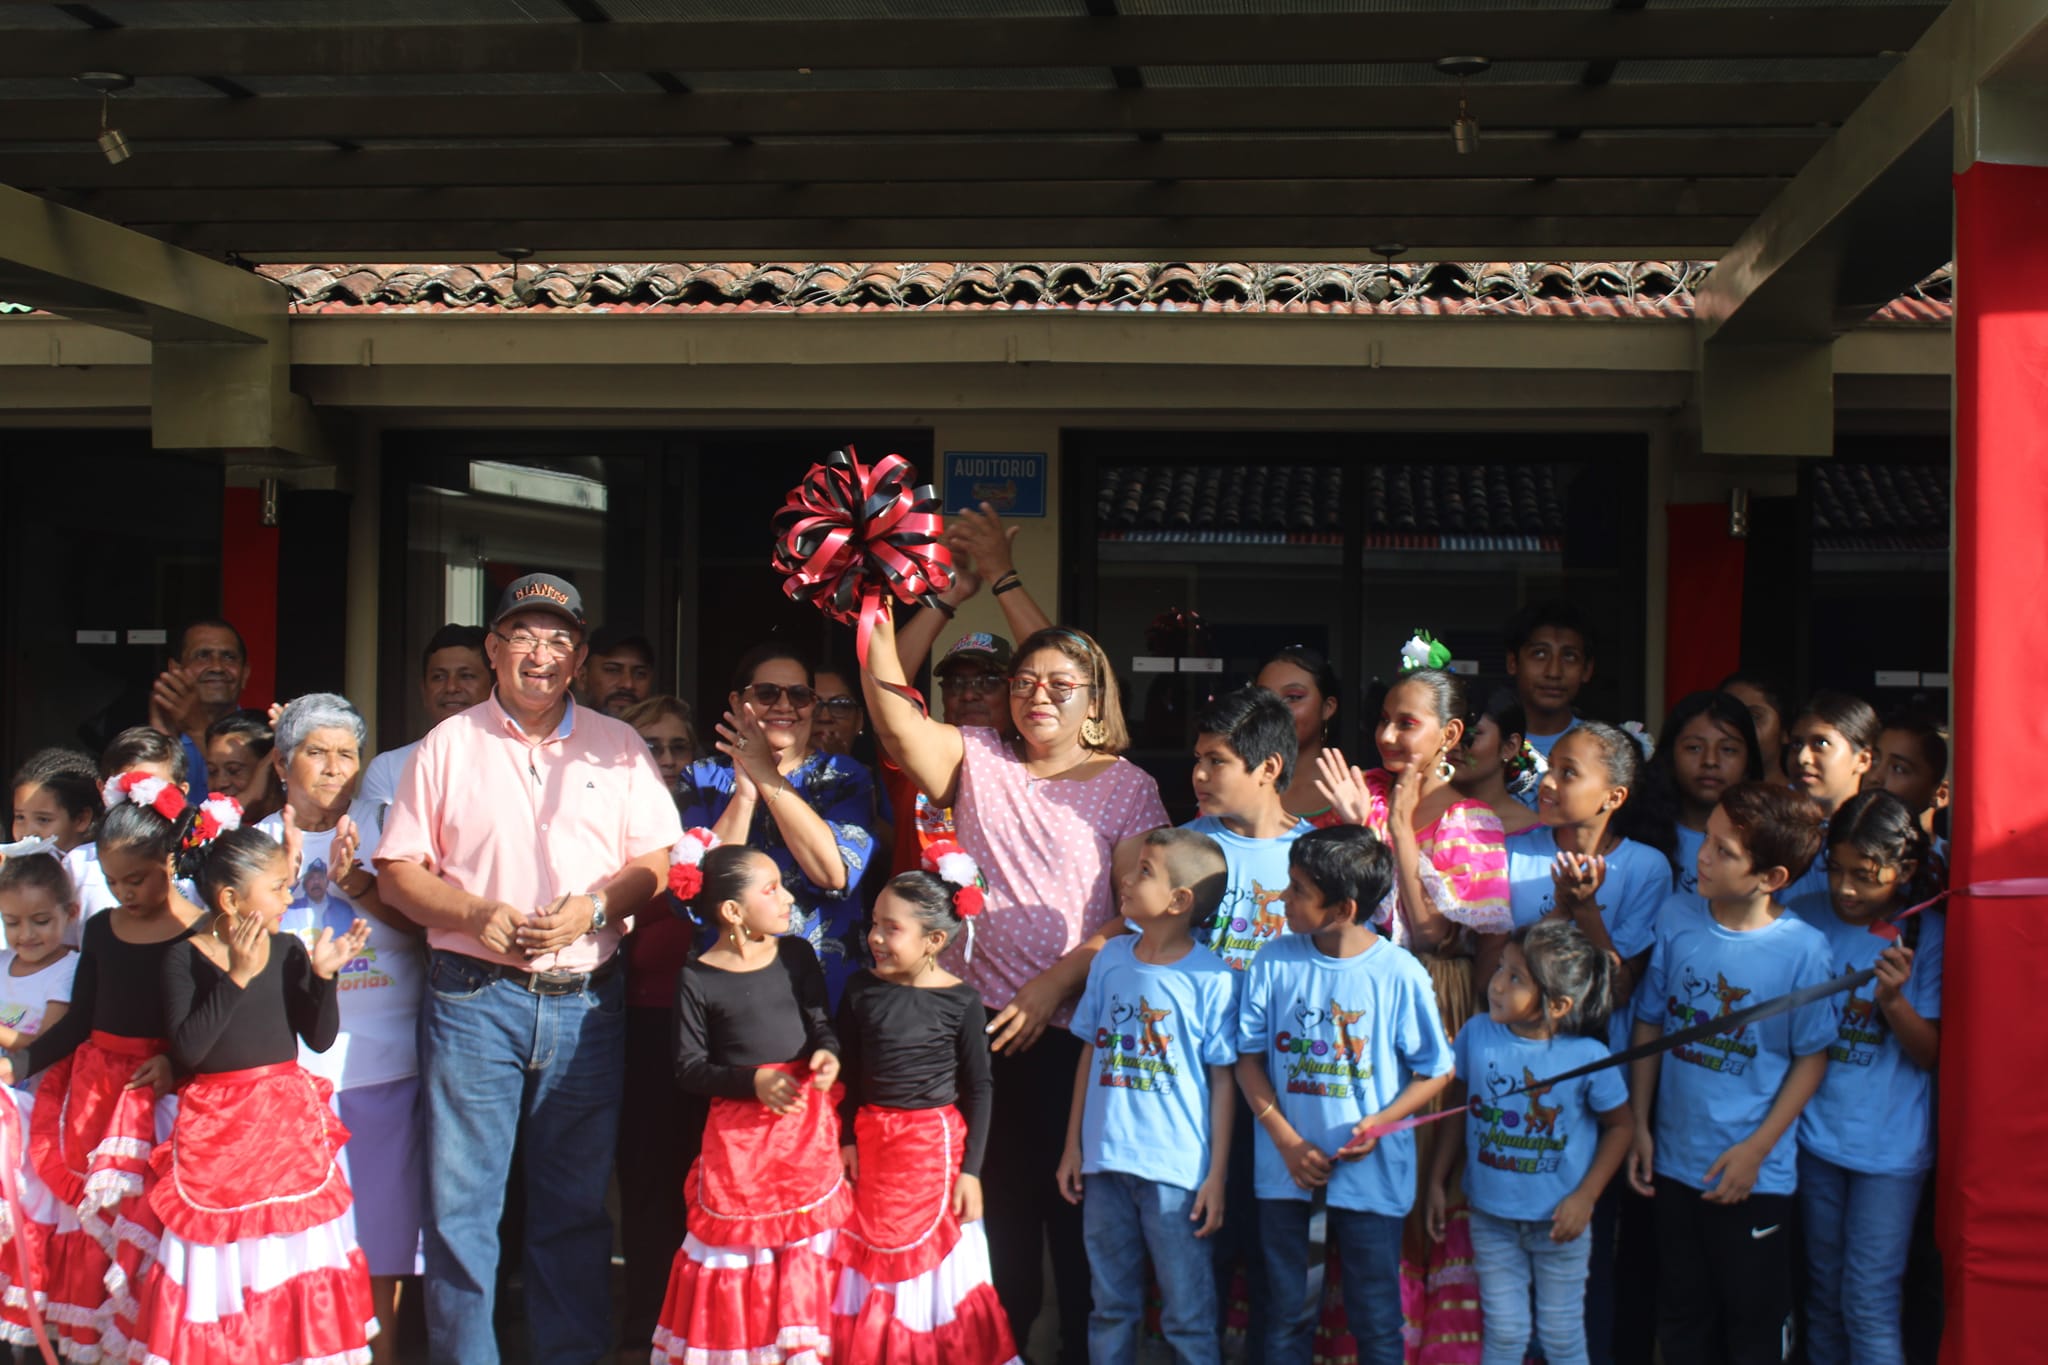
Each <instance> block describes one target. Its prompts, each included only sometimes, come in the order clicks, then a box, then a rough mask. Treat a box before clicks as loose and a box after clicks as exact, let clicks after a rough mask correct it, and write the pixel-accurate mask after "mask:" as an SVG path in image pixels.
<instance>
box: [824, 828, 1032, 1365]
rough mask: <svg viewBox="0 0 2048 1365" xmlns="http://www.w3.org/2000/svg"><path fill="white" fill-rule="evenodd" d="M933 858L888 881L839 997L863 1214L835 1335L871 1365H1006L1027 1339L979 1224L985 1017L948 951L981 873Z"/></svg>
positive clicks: (845, 1251) (851, 1238)
mask: <svg viewBox="0 0 2048 1365" xmlns="http://www.w3.org/2000/svg"><path fill="white" fill-rule="evenodd" d="M926 862H927V866H928V867H929V866H932V865H934V864H936V865H937V867H938V868H939V869H940V871H942V872H943V873H945V874H947V875H946V877H944V878H942V877H941V876H939V875H934V873H933V872H931V871H925V872H906V873H904V874H902V875H901V876H899V877H897V878H896V879H895V880H894V881H891V882H890V883H889V886H888V889H887V890H885V891H883V892H882V895H881V898H880V899H879V900H877V901H876V902H875V918H874V926H873V927H872V928H871V929H870V930H869V931H868V946H869V948H870V950H871V951H872V952H873V953H874V958H875V966H874V969H873V970H872V971H864V972H861V973H860V974H858V975H856V976H855V977H854V978H853V979H852V980H851V981H849V982H848V983H847V986H846V995H845V998H844V999H843V1000H842V1001H841V1002H840V1006H839V1038H840V1042H841V1044H842V1045H843V1047H844V1049H845V1051H844V1053H843V1056H844V1058H845V1064H846V1077H847V1099H846V1101H845V1103H844V1105H843V1106H842V1115H843V1116H845V1117H846V1118H847V1119H848V1120H849V1122H850V1126H851V1128H852V1131H853V1134H854V1142H853V1143H852V1144H851V1145H849V1146H847V1147H845V1148H844V1149H843V1155H844V1157H845V1160H846V1167H847V1170H848V1172H849V1173H851V1174H852V1175H853V1176H854V1187H853V1189H854V1211H853V1216H852V1218H850V1219H848V1220H847V1224H846V1226H845V1227H844V1228H843V1229H841V1231H840V1234H839V1238H838V1241H837V1242H836V1243H835V1246H834V1256H835V1257H836V1259H837V1260H838V1261H839V1262H840V1263H841V1264H842V1265H844V1266H845V1267H846V1271H845V1274H844V1275H843V1276H842V1277H841V1279H840V1281H839V1292H838V1297H837V1300H836V1301H835V1303H834V1305H833V1316H832V1345H833V1349H834V1351H835V1353H836V1354H837V1355H838V1357H839V1358H840V1359H841V1360H844V1361H858V1362H860V1365H936V1363H937V1362H941V1361H943V1362H945V1365H1005V1363H1006V1362H1009V1361H1014V1360H1016V1359H1017V1344H1016V1342H1015V1340H1014V1339H1013V1338H1012V1337H1011V1335H1010V1320H1009V1317H1008V1315H1006V1314H1005V1313H1004V1312H1003V1306H1002V1303H1001V1301H1000V1300H999V1299H997V1297H996V1291H995V1286H994V1285H993V1284H991V1283H990V1282H989V1262H988V1239H987V1237H986V1236H985V1235H984V1234H983V1232H982V1226H981V1177H980V1175H979V1172H980V1170H981V1157H982V1152H983V1150H984V1149H985V1148H986V1147H987V1145H988V1121H989V1098H990V1094H991V1085H990V1080H989V1060H988V1035H987V1032H986V1031H985V1029H984V1021H985V1020H986V1018H987V1015H986V1014H985V1013H984V1012H983V1010H982V1004H981V996H980V994H979V993H977V992H976V991H975V989H974V988H973V987H972V986H969V985H967V984H966V983H965V982H963V981H961V980H960V979H959V978H958V977H956V976H954V975H952V974H951V973H950V972H947V971H946V970H944V969H943V968H941V967H940V966H939V962H938V955H939V953H940V952H941V951H942V950H944V948H945V947H946V945H947V944H948V943H950V942H952V939H953V935H955V934H957V933H959V932H960V929H961V926H962V924H963V922H965V923H969V924H971V923H972V920H973V916H975V915H976V914H979V913H980V910H981V893H980V888H979V886H978V885H976V883H977V882H978V881H979V878H978V876H977V874H976V872H975V869H974V865H973V862H972V860H971V859H969V858H968V856H967V854H966V853H964V852H962V851H961V850H960V849H959V846H958V845H956V844H951V843H939V844H934V845H932V847H931V849H930V850H928V851H927V855H926ZM952 879H958V880H957V881H956V880H952ZM963 1115H964V1116H963Z"/></svg>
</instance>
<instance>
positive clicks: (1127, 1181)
mask: <svg viewBox="0 0 2048 1365" xmlns="http://www.w3.org/2000/svg"><path fill="white" fill-rule="evenodd" d="M1082 1184H1083V1186H1084V1187H1085V1188H1084V1194H1083V1197H1082V1200H1081V1235H1082V1238H1083V1239H1084V1240H1085V1241H1086V1243H1087V1246H1088V1270H1089V1274H1090V1276H1091V1281H1092V1284H1093V1286H1094V1290H1095V1307H1094V1309H1093V1310H1092V1311H1091V1312H1090V1313H1089V1314H1088V1359H1089V1362H1090V1365H1135V1362H1136V1361H1137V1359H1138V1339H1139V1337H1140V1336H1142V1335H1143V1333H1144V1330H1145V1256H1146V1254H1147V1253H1148V1252H1149V1253H1150V1254H1151V1257H1152V1273H1153V1274H1154V1275H1155V1276H1157V1277H1158V1280H1159V1293H1160V1296H1161V1298H1163V1299H1164V1300H1165V1303H1164V1304H1163V1305H1162V1306H1161V1308H1160V1310H1159V1327H1160V1330H1161V1331H1162V1332H1163V1333H1164V1334H1165V1336H1166V1344H1167V1345H1169V1346H1171V1347H1172V1348H1173V1356H1174V1359H1175V1360H1177V1361H1180V1362H1182V1365H1220V1362H1221V1361H1222V1359H1223V1343H1222V1339H1221V1337H1220V1336H1219V1335H1218V1333H1217V1330H1216V1269H1215V1258H1214V1254H1213V1252H1212V1250H1211V1247H1210V1244H1209V1242H1208V1241H1207V1240H1206V1239H1203V1238H1197V1237H1196V1236H1195V1224H1194V1223H1193V1222H1192V1221H1191V1220H1190V1219H1189V1217H1188V1213H1189V1210H1191V1209H1193V1208H1194V1206H1195V1192H1194V1191H1193V1190H1184V1189H1182V1188H1180V1187H1179V1186H1178V1185H1163V1184H1161V1183H1159V1182H1158V1181H1156V1180H1145V1179H1142V1178H1141V1177H1139V1176H1135V1175H1126V1174H1124V1173H1123V1172H1122V1171H1104V1172H1102V1173H1100V1174H1098V1175H1090V1176H1083V1177H1082Z"/></svg>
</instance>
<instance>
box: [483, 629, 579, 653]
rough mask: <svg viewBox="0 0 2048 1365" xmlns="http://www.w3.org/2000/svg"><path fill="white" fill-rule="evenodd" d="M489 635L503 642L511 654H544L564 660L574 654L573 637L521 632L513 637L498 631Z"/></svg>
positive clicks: (574, 639)
mask: <svg viewBox="0 0 2048 1365" xmlns="http://www.w3.org/2000/svg"><path fill="white" fill-rule="evenodd" d="M491 634H493V635H495V636H497V637H498V638H499V639H500V640H503V641H504V642H505V648H506V649H508V650H510V651H511V652H512V653H513V654H522V655H523V654H541V653H546V654H552V655H554V656H555V657H556V658H560V659H566V658H568V657H569V656H570V655H571V654H574V653H575V652H576V637H575V636H573V635H529V634H527V633H526V632H525V631H523V630H522V631H520V632H518V633H517V634H514V635H507V634H505V633H504V632H503V631H498V630H494V631H492V632H491Z"/></svg>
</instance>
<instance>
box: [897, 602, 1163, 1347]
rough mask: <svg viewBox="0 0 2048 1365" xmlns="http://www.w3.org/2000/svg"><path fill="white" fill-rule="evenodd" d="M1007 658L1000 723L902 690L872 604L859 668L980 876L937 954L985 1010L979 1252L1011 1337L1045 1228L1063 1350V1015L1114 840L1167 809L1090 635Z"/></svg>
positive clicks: (1076, 1277) (1049, 638) (1066, 1265)
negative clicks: (1055, 1193)
mask: <svg viewBox="0 0 2048 1365" xmlns="http://www.w3.org/2000/svg"><path fill="white" fill-rule="evenodd" d="M1012 660H1013V662H1012V663H1011V665H1010V676H1009V688H1008V691H1009V694H1010V695H1009V704H1010V719H1011V720H1012V722H1014V725H1015V729H1014V733H1013V732H1008V731H1000V730H994V729H990V728H988V727H986V726H978V725H969V726H957V725H946V724H942V723H940V722H939V721H935V720H933V719H932V718H931V717H930V716H928V715H926V714H925V713H924V711H923V710H922V709H921V708H920V707H918V706H917V705H916V704H915V703H913V702H912V701H910V700H909V699H908V696H907V695H906V694H907V693H908V687H907V681H906V679H905V677H904V673H903V666H902V662H901V660H900V659H899V658H898V656H897V653H896V631H895V626H894V624H893V623H892V622H891V621H890V619H889V618H888V616H887V615H886V614H885V615H884V616H883V617H882V619H881V620H879V621H878V622H877V623H876V625H875V630H874V634H873V636H872V637H871V639H870V640H869V648H868V655H867V659H866V660H865V663H864V667H863V670H862V674H861V683H862V688H863V691H864V692H865V693H866V696H867V703H868V718H869V719H870V720H872V721H873V722H874V725H875V731H876V734H877V735H878V736H879V737H880V739H881V741H882V744H883V747H884V748H885V749H887V750H888V753H889V756H890V757H891V758H892V759H894V760H895V762H896V764H897V766H898V767H900V768H901V769H902V770H903V772H904V775H905V776H907V777H908V778H909V779H910V780H911V781H912V782H913V783H915V784H916V786H917V788H918V790H920V791H922V792H923V793H924V794H925V795H926V796H927V797H929V798H930V799H931V801H932V803H933V804H934V805H937V806H939V807H941V808H945V807H951V808H952V810H953V818H954V836H955V838H957V839H958V840H959V843H960V845H961V847H962V848H963V849H964V850H965V851H966V853H967V854H968V855H969V856H970V857H971V858H972V859H973V861H974V863H975V865H976V866H977V867H979V869H980V871H981V875H982V876H983V877H984V878H985V879H986V880H987V883H988V890H987V911H986V913H985V914H983V915H982V916H981V917H980V918H979V919H978V920H977V921H976V922H975V928H974V936H973V938H972V939H971V941H963V940H965V938H966V936H965V935H963V936H961V938H956V939H955V940H954V941H953V942H952V943H951V944H949V945H948V946H947V947H946V949H945V951H944V952H943V953H942V954H941V955H940V958H939V961H940V964H941V965H942V966H944V967H945V969H946V970H947V971H949V972H951V973H953V974H954V975H955V976H958V977H959V978H961V980H963V981H965V982H966V983H967V984H968V985H969V986H972V987H973V988H974V989H975V990H976V991H978V992H980V994H981V998H982V1003H983V1004H984V1006H985V1007H986V1008H987V1011H988V1020H987V1031H988V1037H989V1050H990V1052H992V1053H993V1054H994V1057H993V1060H992V1061H991V1063H990V1071H991V1074H992V1075H993V1077H994V1085H995V1096H994V1099H993V1101H992V1106H993V1108H992V1113H991V1117H990V1121H989V1142H988V1156H987V1160H986V1161H985V1163H984V1164H983V1167H982V1173H983V1176H984V1178H985V1192H986V1196H987V1224H988V1242H989V1260H990V1264H991V1265H992V1266H993V1268H994V1275H995V1284H996V1292H997V1294H998V1295H1000V1296H1001V1298H1002V1302H1003V1309H1004V1311H1005V1312H1006V1313H1008V1314H1009V1318H1010V1327H1011V1332H1012V1335H1013V1336H1015V1337H1016V1338H1018V1339H1020V1340H1022V1339H1027V1338H1028V1337H1029V1336H1030V1332H1031V1324H1032V1321H1033V1319H1035V1318H1036V1317H1037V1316H1038V1313H1039V1309H1040V1308H1041V1307H1043V1305H1044V1303H1045V1281H1044V1272H1043V1269H1042V1267H1043V1266H1044V1265H1045V1263H1046V1259H1047V1258H1046V1247H1047V1245H1048V1243H1050V1245H1051V1249H1052V1256H1051V1261H1052V1268H1053V1275H1054V1278H1055V1281H1056V1283H1057V1286H1058V1301H1059V1324H1060V1340H1061V1350H1062V1351H1063V1352H1064V1353H1065V1354H1066V1355H1067V1356H1070V1357H1072V1356H1077V1355H1078V1354H1079V1353H1081V1352H1083V1351H1085V1350H1086V1343H1087V1340H1088V1307H1089V1298H1090V1292H1089V1282H1088V1253H1087V1249H1086V1247H1085V1246H1084V1245H1083V1239H1082V1235H1081V1211H1080V1209H1078V1208H1077V1207H1075V1206H1074V1205H1071V1204H1069V1203H1067V1202H1066V1201H1065V1200H1063V1199H1050V1198H1047V1197H1046V1194H1047V1191H1049V1190H1051V1189H1052V1187H1053V1176H1054V1173H1055V1172H1056V1170H1057V1169H1058V1166H1059V1161H1060V1153H1061V1152H1062V1151H1063V1150H1065V1147H1066V1140H1067V1132H1066V1105H1067V1101H1068V1098H1070V1097H1071V1096H1072V1095H1073V1090H1074V1068H1075V1066H1076V1064H1077V1063H1078V1062H1079V1061H1080V1057H1081V1040H1080V1039H1078V1038H1076V1037H1074V1036H1073V1035H1072V1034H1071V1033H1069V1032H1067V1029H1066V1025H1067V1023H1068V1021H1069V1020H1071V1019H1072V1018H1073V1013H1074V1005H1075V1003H1076V1002H1077V1001H1078V1000H1079V999H1080V997H1081V989H1082V987H1084V986H1086V985H1087V984H1088V965H1089V963H1091V962H1093V961H1094V960H1095V954H1096V952H1097V950H1098V949H1100V947H1101V946H1102V944H1103V943H1104V942H1106V941H1107V939H1108V936H1109V935H1111V934H1114V933H1120V932H1122V929H1121V927H1120V923H1121V922H1120V920H1119V918H1118V916H1117V913H1116V892H1115V886H1116V874H1115V862H1116V858H1117V851H1118V847H1119V845H1121V844H1123V843H1124V842H1125V841H1127V840H1131V839H1134V838H1136V836H1138V835H1141V834H1143V833H1145V832H1146V831H1148V830H1152V829H1157V828H1158V827H1159V826H1161V825H1163V824H1166V823H1167V817H1166V807H1165V805H1164V804H1163V803H1162V802H1161V801H1160V799H1159V784H1158V783H1157V782H1155V781H1153V780H1152V778H1151V776H1150V775H1149V774H1147V773H1146V772H1145V771H1144V769H1142V768H1140V767H1138V766H1137V765H1136V764H1134V763H1132V762H1131V761H1130V760H1129V759H1126V758H1124V757H1122V756H1121V755H1122V754H1123V751H1124V750H1125V749H1127V748H1129V747H1130V733H1129V731H1128V730H1127V729H1126V727H1125V724H1124V709H1123V701H1122V697H1121V694H1120V693H1119V691H1118V689H1117V681H1116V672H1115V670H1114V669H1113V668H1111V667H1110V662H1109V656H1108V655H1107V654H1105V653H1103V651H1102V646H1100V645H1098V644H1097V643H1096V642H1095V641H1093V640H1091V639H1089V638H1088V637H1087V636H1086V635H1084V634H1082V633H1081V632H1080V631H1078V630H1069V629H1066V628H1065V627H1053V628H1050V629H1047V630H1041V631H1038V632H1036V633H1034V634H1032V635H1030V636H1027V637H1026V638H1025V639H1024V641H1023V642H1022V643H1021V644H1019V645H1018V646H1017V650H1016V653H1015V654H1014V655H1013V656H1012ZM1133 850H1134V853H1133V856H1135V845H1133ZM1047 1025H1052V1027H1050V1028H1048V1027H1047Z"/></svg>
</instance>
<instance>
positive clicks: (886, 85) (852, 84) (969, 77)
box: [677, 67, 1116, 93]
mask: <svg viewBox="0 0 2048 1365" xmlns="http://www.w3.org/2000/svg"><path fill="white" fill-rule="evenodd" d="M677 75H678V76H679V77H680V78H681V79H682V81H683V83H684V84H686V85H688V86H689V87H690V88H691V89H692V90H698V91H705V92H710V91H730V92H740V91H750V90H751V91H775V92H778V93H780V92H801V91H806V90H1110V89H1114V88H1115V86H1116V81H1115V79H1114V78H1113V77H1112V76H1111V75H1110V73H1109V69H1108V68H1107V67H1048V68H1036V67H978V68H972V69H968V70H962V71H952V70H944V69H933V70H929V71H921V70H916V71H819V72H815V73H813V74H811V75H805V74H804V73H802V72H800V71H791V70H787V69H784V70H779V71H682V72H678V73H677Z"/></svg>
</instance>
